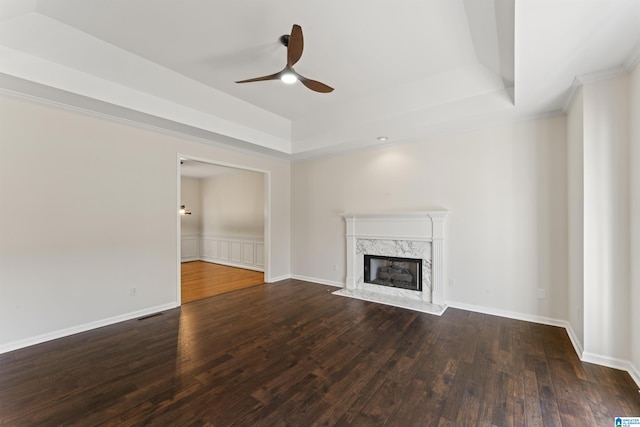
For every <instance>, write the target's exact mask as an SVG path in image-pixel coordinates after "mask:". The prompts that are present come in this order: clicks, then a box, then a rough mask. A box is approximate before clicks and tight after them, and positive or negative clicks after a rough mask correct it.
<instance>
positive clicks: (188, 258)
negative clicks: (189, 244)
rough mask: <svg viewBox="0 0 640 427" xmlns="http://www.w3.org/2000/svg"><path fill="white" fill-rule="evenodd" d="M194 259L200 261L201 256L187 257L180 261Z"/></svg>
mask: <svg viewBox="0 0 640 427" xmlns="http://www.w3.org/2000/svg"><path fill="white" fill-rule="evenodd" d="M192 261H200V257H197V256H195V257H185V258H182V259H181V260H180V262H192Z"/></svg>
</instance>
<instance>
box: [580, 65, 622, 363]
mask: <svg viewBox="0 0 640 427" xmlns="http://www.w3.org/2000/svg"><path fill="white" fill-rule="evenodd" d="M628 81H629V78H628V76H626V75H625V76H622V77H617V78H613V79H608V80H603V81H599V82H595V83H589V84H586V85H584V87H583V96H584V350H585V353H584V355H585V357H587V358H590V359H593V358H594V357H595V358H599V357H605V358H612V359H618V360H629V356H630V352H629V350H630V347H629V340H630V337H631V335H630V334H631V330H630V325H631V321H630V312H629V309H630V306H629V301H630V297H631V294H630V286H629V283H630V259H629V248H630V245H629V244H630V239H629V233H630V217H629V212H630V204H629V195H630V192H629V190H630V187H629V182H630V180H629V178H630V169H629V129H630V123H629V93H628V91H629V84H628V83H629V82H628ZM596 360H597V359H596Z"/></svg>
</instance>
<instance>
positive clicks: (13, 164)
mask: <svg viewBox="0 0 640 427" xmlns="http://www.w3.org/2000/svg"><path fill="white" fill-rule="evenodd" d="M179 154H184V155H188V156H193V157H195V158H201V159H207V160H211V161H214V162H215V161H221V162H224V163H226V164H231V165H239V166H244V167H248V168H253V169H259V170H266V171H269V172H270V185H271V208H272V210H271V249H272V251H271V274H270V276H269V277H278V276H283V277H286V276H287V275H288V274H289V272H290V228H289V224H290V213H291V209H290V197H291V192H290V166H289V164H288V163H287V162H282V161H279V160H273V159H269V158H266V157H260V156H254V155H249V154H245V153H241V152H234V151H231V150H227V149H224V148H219V147H214V146H211V145H205V144H201V143H196V142H192V141H188V140H185V139H180V138H177V137H172V136H167V135H164V134H160V133H155V132H152V131H148V130H144V129H139V128H133V127H129V126H126V125H123V124H119V123H115V122H111V121H106V120H103V119H98V118H94V117H90V116H85V115H81V114H78V113H74V112H68V111H63V110H58V109H53V108H50V107H48V106H44V105H38V104H33V103H30V102H27V101H22V100H16V99H12V98H7V97H4V96H3V97H0V200H3V201H4V204H3V209H0V236H1V238H0V325H1V327H0V351H7V350H10V349H12V348H17V347H20V346H24V345H28V344H32V343H34V342H38V341H42V340H45V339H50V338H53V337H56V336H60V335H64V334H65V333H71V332H76V331H78V330H83V329H86V328H88V327H95V326H97V325H100V324H104V323H109V322H111V321H116V320H122V319H123V318H127V317H131V316H135V315H136V314H139V313H143V312H148V311H150V310H154V309H157V308H159V307H170V306H174V305H175V304H176V303H177V298H178V295H177V279H178V268H177V267H178V263H177V255H178V254H177V248H178V236H177V233H178V229H177V224H178V219H177V212H176V209H177V206H176V203H177V194H178V182H179V181H178V173H179V168H178V165H177V160H178V155H179ZM8 206H11V207H15V208H12V209H8V208H7V207H8ZM132 287H135V288H136V289H137V295H136V296H131V295H130V289H131V288H132Z"/></svg>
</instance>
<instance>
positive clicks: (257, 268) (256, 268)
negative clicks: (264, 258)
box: [194, 258, 264, 272]
mask: <svg viewBox="0 0 640 427" xmlns="http://www.w3.org/2000/svg"><path fill="white" fill-rule="evenodd" d="M194 261H202V262H208V263H211V264H220V265H226V266H227V267H236V268H243V269H245V270H252V271H261V272H264V267H260V266H255V265H250V264H241V263H239V262H233V261H223V260H219V259H213V258H209V259H207V258H197V259H196V260H194Z"/></svg>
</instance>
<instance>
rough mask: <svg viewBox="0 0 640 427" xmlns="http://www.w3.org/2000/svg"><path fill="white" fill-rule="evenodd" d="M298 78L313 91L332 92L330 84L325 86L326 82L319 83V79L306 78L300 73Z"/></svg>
mask: <svg viewBox="0 0 640 427" xmlns="http://www.w3.org/2000/svg"><path fill="white" fill-rule="evenodd" d="M296 74H297V73H296ZM298 79H299V80H300V83H302V84H303V85H305V86H306V87H308V88H309V89H311V90H313V91H316V92H320V93H329V92H333V88H332V87H331V86H327V85H326V84H324V83H321V82H319V81H316V80H311V79H308V78H306V77H304V76H301V75H300V74H298Z"/></svg>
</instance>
